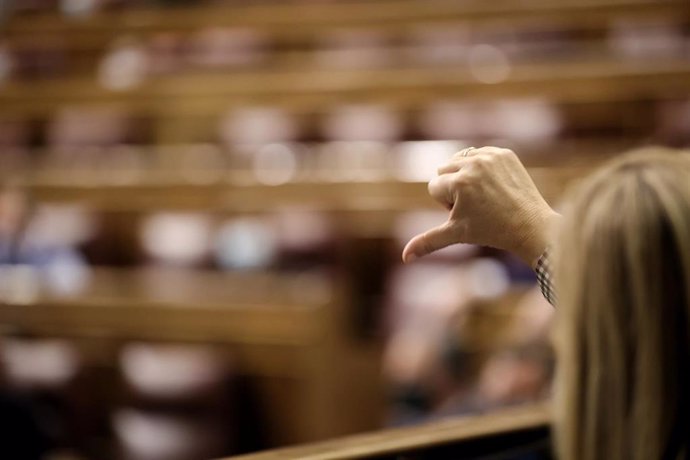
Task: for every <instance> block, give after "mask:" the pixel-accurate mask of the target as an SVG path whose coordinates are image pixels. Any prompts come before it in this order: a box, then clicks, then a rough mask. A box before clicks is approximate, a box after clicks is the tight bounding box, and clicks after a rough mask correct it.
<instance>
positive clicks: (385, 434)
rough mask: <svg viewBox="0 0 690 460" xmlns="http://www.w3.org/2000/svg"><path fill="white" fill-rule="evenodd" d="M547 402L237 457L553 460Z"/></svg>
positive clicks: (273, 459) (269, 459)
mask: <svg viewBox="0 0 690 460" xmlns="http://www.w3.org/2000/svg"><path fill="white" fill-rule="evenodd" d="M549 424H550V415H549V406H548V405H547V404H545V403H544V404H537V405H528V406H523V407H516V408H510V409H503V410H499V411H497V412H495V413H486V414H480V415H472V416H465V417H455V418H448V419H445V420H440V421H437V422H432V423H427V424H423V425H419V426H413V427H405V428H397V429H389V430H382V431H377V432H372V433H364V434H360V435H354V436H348V437H345V438H340V439H333V440H330V441H324V442H319V443H314V444H307V445H303V446H295V447H288V448H283V449H277V450H272V451H266V452H259V453H256V454H252V455H244V456H239V457H233V458H234V459H235V460H279V459H280V460H286V459H300V460H340V459H343V460H344V459H379V460H380V459H430V458H434V459H450V458H453V459H479V458H482V459H483V458H491V459H493V460H500V459H505V460H507V459H515V458H524V457H519V455H521V454H523V455H524V454H530V455H531V456H530V457H529V458H534V459H548V458H551V449H552V448H551V441H550V430H549Z"/></svg>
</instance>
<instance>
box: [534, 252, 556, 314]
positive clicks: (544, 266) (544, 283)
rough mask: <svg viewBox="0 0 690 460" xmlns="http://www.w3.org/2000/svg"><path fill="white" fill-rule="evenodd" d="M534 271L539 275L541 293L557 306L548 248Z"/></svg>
mask: <svg viewBox="0 0 690 460" xmlns="http://www.w3.org/2000/svg"><path fill="white" fill-rule="evenodd" d="M534 271H535V272H536V274H537V283H539V288H540V289H541V293H542V294H544V297H545V298H546V300H548V301H549V303H550V304H551V305H554V306H555V305H556V301H557V299H556V291H555V289H554V287H555V282H554V276H553V269H552V266H551V255H550V251H549V248H546V249H545V250H544V253H543V254H542V255H541V257H539V260H537V266H536V267H535V268H534Z"/></svg>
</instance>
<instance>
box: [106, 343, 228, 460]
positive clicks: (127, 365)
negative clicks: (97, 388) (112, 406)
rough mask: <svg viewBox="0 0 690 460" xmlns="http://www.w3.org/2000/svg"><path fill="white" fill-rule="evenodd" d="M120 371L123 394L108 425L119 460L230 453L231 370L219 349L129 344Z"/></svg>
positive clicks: (188, 458)
mask: <svg viewBox="0 0 690 460" xmlns="http://www.w3.org/2000/svg"><path fill="white" fill-rule="evenodd" d="M120 369H121V372H122V375H123V378H124V382H125V385H126V387H127V390H128V391H127V397H126V399H125V401H124V402H123V408H122V409H120V410H118V411H117V412H115V413H114V414H113V420H112V421H113V427H114V430H115V434H116V436H117V438H118V440H119V443H120V446H121V448H122V452H123V456H124V458H126V459H132V460H134V459H136V460H158V459H160V460H164V459H165V460H167V459H171V460H195V459H199V458H209V457H214V456H220V455H225V454H228V453H230V452H231V449H232V446H233V445H234V443H235V440H234V439H233V438H234V436H235V433H236V423H237V421H236V420H235V419H234V413H235V412H234V410H233V409H234V406H235V402H234V400H233V396H234V394H233V392H232V391H231V389H232V385H231V383H232V382H231V380H232V370H231V367H230V363H229V362H228V358H227V357H226V356H225V355H224V354H222V353H221V352H220V351H219V350H216V349H214V348H213V347H212V346H207V345H192V344H160V343H143V342H141V343H130V344H128V345H126V346H125V347H124V348H123V349H122V351H121V353H120Z"/></svg>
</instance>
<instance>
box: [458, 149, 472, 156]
mask: <svg viewBox="0 0 690 460" xmlns="http://www.w3.org/2000/svg"><path fill="white" fill-rule="evenodd" d="M472 150H474V147H467V148H466V149H464V150H463V151H462V155H461V156H462V157H466V156H467V155H469V154H470V152H471V151H472Z"/></svg>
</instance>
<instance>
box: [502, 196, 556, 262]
mask: <svg viewBox="0 0 690 460" xmlns="http://www.w3.org/2000/svg"><path fill="white" fill-rule="evenodd" d="M560 218H561V216H560V214H558V213H557V212H555V211H554V210H553V209H551V208H549V207H547V209H546V210H544V211H542V212H540V213H538V214H536V215H535V216H534V217H533V218H531V219H529V220H528V223H527V225H525V227H524V230H525V232H524V234H523V237H522V238H520V240H519V242H518V245H517V247H516V248H515V249H514V251H513V252H514V253H515V254H516V255H517V256H518V257H520V258H521V259H522V260H523V261H524V262H525V263H526V264H528V265H529V266H530V267H532V268H534V267H535V265H536V263H537V260H539V257H541V255H542V253H543V252H544V250H545V249H546V248H547V247H548V246H549V245H550V244H551V242H552V238H553V233H554V231H555V229H556V228H557V226H558V222H559V221H560Z"/></svg>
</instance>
